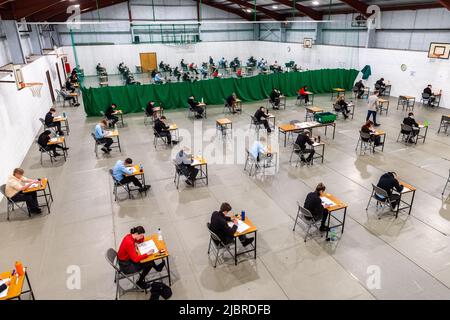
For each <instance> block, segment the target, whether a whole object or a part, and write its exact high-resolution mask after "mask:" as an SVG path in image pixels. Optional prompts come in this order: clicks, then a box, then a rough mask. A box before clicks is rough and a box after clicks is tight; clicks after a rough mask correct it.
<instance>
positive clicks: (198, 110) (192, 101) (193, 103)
mask: <svg viewBox="0 0 450 320" xmlns="http://www.w3.org/2000/svg"><path fill="white" fill-rule="evenodd" d="M188 104H189V107H190V108H191V109H192V110H194V111H195V112H196V113H197V115H196V116H195V117H196V118H197V119H200V118H202V117H203V112H204V111H205V110H203V108H202V107H201V106H200V103H199V102H198V101H197V100H195V97H194V96H190V97H189V99H188Z"/></svg>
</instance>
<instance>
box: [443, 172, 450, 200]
mask: <svg viewBox="0 0 450 320" xmlns="http://www.w3.org/2000/svg"><path fill="white" fill-rule="evenodd" d="M449 183H450V169H449V170H448V178H447V182H446V183H445V186H444V189H443V190H442V195H444V193H445V189H447V186H448V184H449Z"/></svg>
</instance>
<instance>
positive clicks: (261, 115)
mask: <svg viewBox="0 0 450 320" xmlns="http://www.w3.org/2000/svg"><path fill="white" fill-rule="evenodd" d="M255 118H256V121H258V122H259V123H262V124H263V125H264V128H266V130H267V133H271V132H272V129H270V126H269V122H268V121H267V118H269V114H268V113H267V112H266V108H264V107H259V109H258V110H256V112H255Z"/></svg>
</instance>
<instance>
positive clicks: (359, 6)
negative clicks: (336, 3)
mask: <svg viewBox="0 0 450 320" xmlns="http://www.w3.org/2000/svg"><path fill="white" fill-rule="evenodd" d="M340 1H341V2H344V3H345V4H347V5H349V6H350V7H352V8H353V9H355V10H356V11H357V12H359V13H361V14H362V15H364V16H367V15H368V14H367V8H368V7H369V5H368V4H366V3H364V2H361V1H359V0H340Z"/></svg>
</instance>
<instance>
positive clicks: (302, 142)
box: [295, 130, 316, 164]
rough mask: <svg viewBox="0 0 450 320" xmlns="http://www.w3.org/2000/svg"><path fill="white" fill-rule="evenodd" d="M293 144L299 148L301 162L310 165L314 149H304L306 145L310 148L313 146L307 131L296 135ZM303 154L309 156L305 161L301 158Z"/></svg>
mask: <svg viewBox="0 0 450 320" xmlns="http://www.w3.org/2000/svg"><path fill="white" fill-rule="evenodd" d="M295 144H296V145H298V146H299V147H300V150H301V152H302V156H301V161H302V162H306V163H308V164H309V163H311V161H312V159H313V157H314V154H315V153H316V151H315V150H314V148H308V149H306V145H307V144H308V145H310V146H312V145H313V144H314V141H313V140H312V139H311V133H310V132H309V131H308V130H305V131H303V132H301V133H299V134H298V136H297V139H296V140H295ZM304 154H309V155H308V158H306V159H305V157H304V156H303V155H304Z"/></svg>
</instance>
